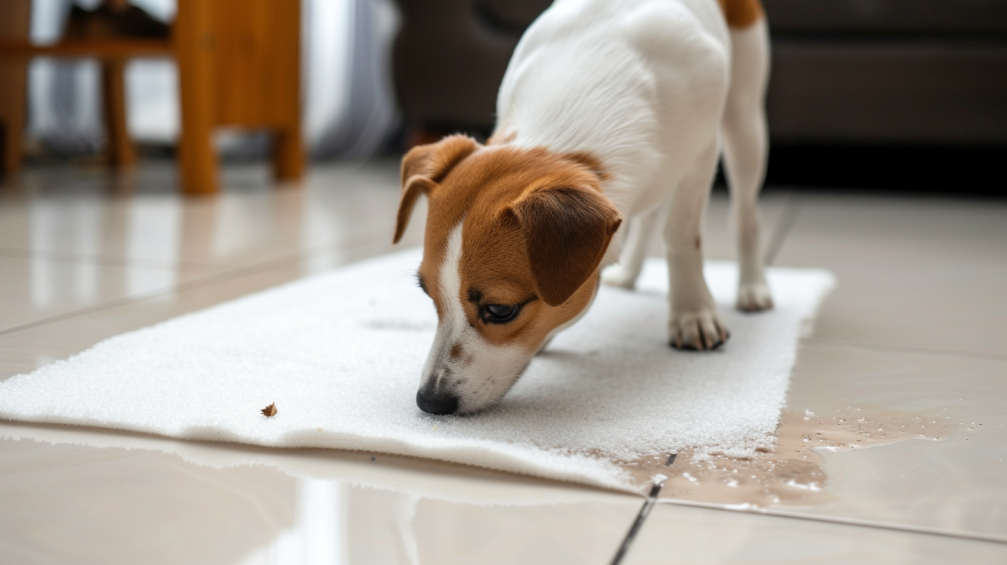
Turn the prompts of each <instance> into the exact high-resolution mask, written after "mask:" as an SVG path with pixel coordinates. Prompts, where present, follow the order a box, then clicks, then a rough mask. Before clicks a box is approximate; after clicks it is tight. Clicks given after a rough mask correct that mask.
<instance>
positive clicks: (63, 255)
mask: <svg viewBox="0 0 1007 565" xmlns="http://www.w3.org/2000/svg"><path fill="white" fill-rule="evenodd" d="M0 257H9V258H14V259H28V260H32V261H60V262H64V263H92V264H98V265H108V266H114V267H135V268H141V269H168V270H180V271H187V270H188V271H196V270H200V269H207V268H212V267H213V265H212V264H209V263H189V262H183V261H162V260H158V259H143V258H132V257H117V256H109V255H78V254H76V253H71V252H67V251H34V250H31V249H17V248H12V247H0Z"/></svg>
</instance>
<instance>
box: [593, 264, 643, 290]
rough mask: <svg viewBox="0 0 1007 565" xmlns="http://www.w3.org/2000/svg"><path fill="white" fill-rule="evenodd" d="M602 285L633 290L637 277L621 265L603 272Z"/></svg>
mask: <svg viewBox="0 0 1007 565" xmlns="http://www.w3.org/2000/svg"><path fill="white" fill-rule="evenodd" d="M601 283H602V284H604V285H606V286H614V287H616V288H624V289H626V290H633V287H635V286H636V276H635V275H633V274H632V273H630V272H628V270H627V269H624V268H623V267H622V266H621V265H613V266H611V267H609V268H607V269H605V270H604V271H602V272H601Z"/></svg>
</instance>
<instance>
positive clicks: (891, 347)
mask: <svg viewBox="0 0 1007 565" xmlns="http://www.w3.org/2000/svg"><path fill="white" fill-rule="evenodd" d="M801 342H803V343H811V344H821V345H849V346H855V347H863V348H865V349H881V350H884V351H902V352H906V353H918V354H921V355H937V356H941V357H969V358H973V359H992V360H995V361H1007V355H1004V354H1000V353H982V352H977V351H960V350H957V349H932V348H929V347H919V346H914V345H895V344H886V343H869V342H861V341H850V340H845V339H831V338H820V337H805V338H801Z"/></svg>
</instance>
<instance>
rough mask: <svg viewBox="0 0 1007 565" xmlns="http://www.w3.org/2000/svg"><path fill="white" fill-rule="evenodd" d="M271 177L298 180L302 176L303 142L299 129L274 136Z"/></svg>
mask: <svg viewBox="0 0 1007 565" xmlns="http://www.w3.org/2000/svg"><path fill="white" fill-rule="evenodd" d="M273 176H274V177H275V178H276V180H298V179H300V178H301V177H302V176H304V142H303V141H302V140H301V128H300V127H296V128H287V129H286V130H283V131H277V132H276V133H275V134H274V136H273Z"/></svg>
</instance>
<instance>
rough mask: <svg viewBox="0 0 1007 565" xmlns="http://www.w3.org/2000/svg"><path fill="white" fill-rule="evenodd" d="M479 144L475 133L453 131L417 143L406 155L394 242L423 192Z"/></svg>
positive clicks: (427, 191) (427, 193) (428, 191)
mask: <svg viewBox="0 0 1007 565" xmlns="http://www.w3.org/2000/svg"><path fill="white" fill-rule="evenodd" d="M478 148H479V144H478V143H476V141H475V140H474V139H472V138H471V137H467V136H464V135H451V136H448V137H445V138H444V139H442V140H440V141H438V142H437V143H431V144H429V145H420V146H418V147H414V148H412V149H411V150H410V151H409V153H406V156H405V157H403V158H402V199H401V200H400V201H399V212H398V217H397V219H396V222H395V238H394V239H392V243H398V242H399V240H400V239H402V234H403V233H405V231H406V226H408V225H409V217H410V216H411V215H412V213H413V207H414V206H415V205H416V200H417V199H418V198H419V197H420V194H426V195H428V196H429V195H430V193H431V192H432V191H433V190H434V189H435V188H437V183H439V182H440V181H441V180H443V179H444V177H445V176H447V174H448V172H450V171H451V169H453V168H454V166H455V165H457V164H458V163H459V162H460V161H461V160H462V159H464V158H466V157H468V156H469V155H471V154H472V152H474V151H475V150H476V149H478Z"/></svg>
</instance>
